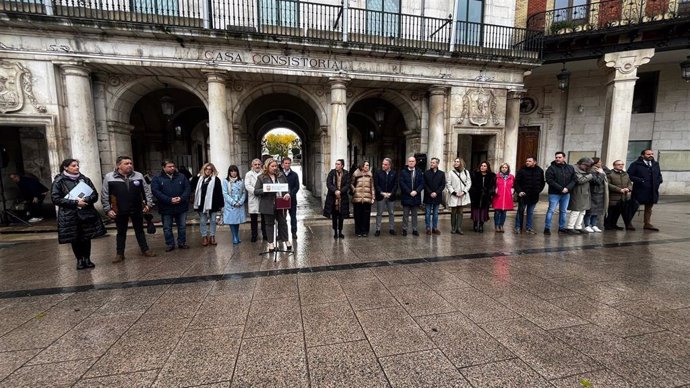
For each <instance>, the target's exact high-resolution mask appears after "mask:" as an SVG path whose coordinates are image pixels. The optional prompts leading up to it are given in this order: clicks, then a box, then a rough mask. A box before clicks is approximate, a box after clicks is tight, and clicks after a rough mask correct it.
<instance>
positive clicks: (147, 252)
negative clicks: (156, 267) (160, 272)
mask: <svg viewBox="0 0 690 388" xmlns="http://www.w3.org/2000/svg"><path fill="white" fill-rule="evenodd" d="M141 255H142V256H145V257H156V256H158V255H157V254H155V253H153V251H152V250H150V249H149V250H148V251H144V252H142V253H141Z"/></svg>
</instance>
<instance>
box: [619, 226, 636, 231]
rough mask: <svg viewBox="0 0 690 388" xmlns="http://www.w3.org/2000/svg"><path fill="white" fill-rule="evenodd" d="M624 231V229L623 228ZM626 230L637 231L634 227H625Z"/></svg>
mask: <svg viewBox="0 0 690 388" xmlns="http://www.w3.org/2000/svg"><path fill="white" fill-rule="evenodd" d="M621 229H623V228H621ZM625 230H635V227H634V226H632V225H625Z"/></svg>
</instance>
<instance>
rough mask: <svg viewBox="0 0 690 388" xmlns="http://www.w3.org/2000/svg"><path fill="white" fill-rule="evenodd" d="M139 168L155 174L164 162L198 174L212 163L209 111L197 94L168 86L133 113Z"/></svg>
mask: <svg viewBox="0 0 690 388" xmlns="http://www.w3.org/2000/svg"><path fill="white" fill-rule="evenodd" d="M130 124H132V126H133V127H134V128H133V130H132V153H133V155H132V156H133V157H134V160H135V161H137V162H136V163H137V169H138V170H140V171H142V172H147V171H150V172H153V173H154V174H155V173H156V172H157V171H158V170H159V169H160V164H161V162H162V161H163V160H164V159H172V160H173V161H174V162H175V164H176V165H177V166H178V168H180V169H182V167H185V168H186V169H188V170H189V171H190V172H191V173H192V175H195V174H196V173H197V172H198V171H199V169H200V168H201V166H202V165H203V163H204V162H206V161H207V160H208V149H209V146H208V136H209V131H208V111H207V110H206V107H205V106H204V104H203V102H202V101H201V100H200V99H199V98H198V97H197V96H195V95H194V94H192V93H190V92H187V91H185V90H182V89H177V88H169V87H164V88H162V89H158V90H155V91H153V92H150V93H148V94H146V95H144V96H143V97H141V98H140V99H139V100H138V101H137V102H136V104H135V105H134V107H133V109H132V112H131V114H130Z"/></svg>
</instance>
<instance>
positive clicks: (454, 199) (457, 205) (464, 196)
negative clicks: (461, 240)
mask: <svg viewBox="0 0 690 388" xmlns="http://www.w3.org/2000/svg"><path fill="white" fill-rule="evenodd" d="M470 187H472V176H471V175H470V173H469V172H468V171H467V170H466V169H465V161H464V160H462V158H456V159H455V161H454V162H453V169H452V170H450V171H449V172H448V174H446V189H447V190H448V207H449V208H450V233H457V234H464V233H462V207H463V206H467V205H469V204H470V194H469V192H470Z"/></svg>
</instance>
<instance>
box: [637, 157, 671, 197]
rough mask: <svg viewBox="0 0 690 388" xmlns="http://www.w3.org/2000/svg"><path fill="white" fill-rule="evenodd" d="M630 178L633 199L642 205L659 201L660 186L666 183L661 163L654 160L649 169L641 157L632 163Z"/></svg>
mask: <svg viewBox="0 0 690 388" xmlns="http://www.w3.org/2000/svg"><path fill="white" fill-rule="evenodd" d="M628 176H630V180H631V181H632V182H633V190H632V197H633V199H635V200H636V201H637V202H638V203H641V204H646V203H657V202H658V201H659V186H661V183H662V182H663V181H664V180H663V178H662V177H661V168H660V167H659V162H657V161H656V160H653V161H652V166H651V167H649V166H647V164H646V163H645V162H644V160H643V159H642V156H640V157H639V158H637V160H636V161H634V162H632V163H630V167H628Z"/></svg>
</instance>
